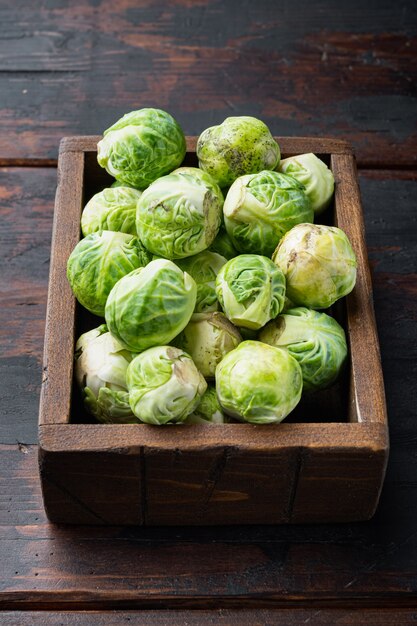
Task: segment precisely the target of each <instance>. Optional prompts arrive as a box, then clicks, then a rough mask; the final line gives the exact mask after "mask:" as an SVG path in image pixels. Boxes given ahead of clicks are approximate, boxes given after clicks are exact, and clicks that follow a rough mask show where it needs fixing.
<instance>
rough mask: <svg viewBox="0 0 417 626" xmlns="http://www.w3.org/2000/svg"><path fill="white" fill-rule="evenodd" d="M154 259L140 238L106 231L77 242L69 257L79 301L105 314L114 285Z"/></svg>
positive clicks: (69, 271)
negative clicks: (108, 297)
mask: <svg viewBox="0 0 417 626" xmlns="http://www.w3.org/2000/svg"><path fill="white" fill-rule="evenodd" d="M150 259H151V255H150V254H149V253H148V252H147V250H145V249H144V247H143V246H142V244H141V243H140V241H139V240H138V239H137V238H136V237H133V236H132V235H128V234H126V233H116V232H112V231H110V230H103V231H101V232H97V233H91V235H87V237H85V238H84V239H81V241H79V242H78V243H77V245H76V246H75V248H74V250H73V251H72V252H71V254H70V256H69V259H68V263H67V277H68V281H69V283H70V285H71V288H72V291H73V292H74V295H75V297H76V298H77V300H78V302H80V304H82V305H83V306H84V307H85V308H86V309H88V310H89V311H91V313H94V314H95V315H100V316H101V317H103V316H104V308H105V305H106V300H107V296H108V295H109V293H110V291H111V289H112V287H113V286H114V285H115V284H116V283H117V281H118V280H119V279H120V278H122V276H125V275H126V274H129V272H131V271H132V270H134V269H136V268H138V267H143V266H144V265H146V264H147V263H148V262H149V261H150Z"/></svg>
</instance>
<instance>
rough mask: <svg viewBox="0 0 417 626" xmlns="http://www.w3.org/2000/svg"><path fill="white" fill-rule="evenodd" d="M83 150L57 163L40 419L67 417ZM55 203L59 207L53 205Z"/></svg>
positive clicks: (50, 420)
mask: <svg viewBox="0 0 417 626" xmlns="http://www.w3.org/2000/svg"><path fill="white" fill-rule="evenodd" d="M83 180H84V154H83V153H68V154H65V155H63V157H62V160H61V161H60V163H59V166H58V186H57V189H56V198H55V211H54V224H53V230H52V243H51V266H50V272H49V290H48V304H47V311H46V328H45V345H44V359H43V372H42V389H41V398H40V402H41V411H40V416H39V423H40V424H42V423H47V424H54V423H61V424H62V423H65V422H68V421H69V414H70V399H71V389H72V371H73V362H74V360H73V357H72V358H70V359H64V358H63V355H68V354H70V355H73V354H74V334H75V327H74V326H75V310H76V302H75V298H74V296H73V293H72V290H71V287H70V284H69V282H68V279H67V274H66V268H67V260H68V257H69V255H70V254H71V252H72V250H73V249H74V247H75V245H76V244H77V243H78V241H79V239H80V226H79V224H80V218H81V212H82V209H83V200H84V198H83ZM58 209H59V210H58Z"/></svg>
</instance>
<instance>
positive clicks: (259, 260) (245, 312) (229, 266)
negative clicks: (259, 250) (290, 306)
mask: <svg viewBox="0 0 417 626" xmlns="http://www.w3.org/2000/svg"><path fill="white" fill-rule="evenodd" d="M277 269H278V270H279V268H277V266H276V265H274V263H273V262H272V261H271V259H268V258H267V257H265V256H260V255H258V254H240V255H239V256H237V257H235V258H234V259H230V261H228V262H227V263H226V265H223V267H222V268H221V270H220V272H219V273H218V275H217V279H216V293H217V297H218V299H219V302H220V304H221V306H222V309H223V311H224V312H225V314H226V317H227V318H228V319H229V320H230V321H231V322H232V323H233V324H235V325H236V326H239V327H240V326H241V327H243V328H249V329H252V330H258V329H259V328H261V327H262V326H264V325H265V324H266V323H267V322H269V320H271V319H273V318H274V317H276V316H277V315H278V314H279V313H280V312H281V311H282V308H283V306H284V298H285V278H284V275H283V273H282V272H281V271H280V270H279V271H278V272H277V271H276V270H277Z"/></svg>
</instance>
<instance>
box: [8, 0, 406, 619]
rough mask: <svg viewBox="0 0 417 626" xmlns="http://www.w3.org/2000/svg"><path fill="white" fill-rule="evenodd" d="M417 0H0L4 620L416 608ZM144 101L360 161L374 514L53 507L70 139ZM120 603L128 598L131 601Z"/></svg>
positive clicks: (193, 125)
mask: <svg viewBox="0 0 417 626" xmlns="http://www.w3.org/2000/svg"><path fill="white" fill-rule="evenodd" d="M416 54H417V3H415V2H413V0H398V1H397V2H392V0H390V1H388V0H369V1H367V2H364V0H350V1H348V0H346V1H341V0H339V1H336V0H335V1H331V0H318V1H317V2H311V0H298V1H297V2H294V1H293V0H292V1H291V2H290V1H286V0H282V1H273V0H270V1H269V0H255V1H254V0H251V1H249V2H248V1H246V0H240V1H237V0H230V1H226V0H222V1H221V0H214V1H212V2H209V1H207V0H195V1H192V0H177V1H175V2H168V1H166V2H163V1H162V0H156V1H152V0H142V1H136V2H135V1H134V0H120V1H117V0H103V1H100V0H90V2H88V1H86V0H74V1H70V0H68V1H66V0H44V1H31V0H19V1H18V2H16V1H8V0H3V1H0V165H1V169H0V209H1V223H0V250H1V254H0V277H1V278H0V280H1V298H2V299H1V308H0V351H1V357H0V368H1V373H0V381H1V382H0V406H1V419H0V610H2V611H3V613H0V623H1V624H6V625H11V624H16V625H19V626H24V625H26V624H34V625H37V624H65V625H73V624H77V625H79V624H88V625H91V626H95V625H97V626H99V625H100V626H101V625H103V624H106V625H112V624H124V623H130V624H155V625H156V624H158V625H160V624H161V625H162V624H164V625H165V624H174V623H175V624H176V623H178V624H192V625H194V624H237V623H240V624H242V626H245V625H246V624H248V625H251V626H254V625H256V624H291V625H292V624H294V625H295V624H297V625H298V624H304V623H306V624H307V623H310V624H351V625H352V624H353V625H356V624H365V623H366V624H371V625H374V624H375V625H378V626H383V625H385V624H396V625H400V624H401V625H402V624H411V623H417V397H416V395H417V394H416V389H417V358H416V356H417V355H416V352H417V330H416V321H417V275H416V271H417V270H416V268H417V237H416V235H417V209H416V206H417V204H416V197H417V124H416V119H417V115H416V113H417V93H416V91H417V89H416V85H417V65H416ZM143 106H158V107H161V108H164V109H167V110H168V111H169V112H171V113H172V114H173V115H174V116H175V117H177V119H178V120H179V121H180V123H181V124H182V126H183V128H184V130H185V132H186V134H199V132H201V130H202V129H204V128H206V127H207V126H209V125H212V124H215V123H219V122H221V121H222V120H223V119H224V118H225V117H226V116H228V115H245V114H249V115H255V116H258V117H260V118H262V119H263V120H264V121H265V122H267V123H268V124H269V125H270V128H271V130H272V131H273V133H274V134H279V135H312V136H336V137H340V138H344V139H347V140H348V141H350V142H352V143H353V145H354V146H355V149H356V154H357V159H358V164H359V166H360V183H361V191H362V196H363V204H364V210H365V221H366V229H367V231H366V237H367V244H368V251H369V255H370V260H371V264H372V269H373V284H374V297H375V308H376V316H377V322H378V330H379V337H380V342H381V353H382V361H383V368H384V376H385V384H386V394H387V403H388V413H389V419H390V434H391V456H390V462H389V466H388V473H387V478H386V483H385V487H384V490H383V493H382V498H381V503H380V506H379V509H378V511H377V514H376V515H375V517H374V518H373V520H372V521H370V522H367V523H358V524H349V525H343V524H341V525H330V526H324V525H323V526H291V527H289V526H288V527H287V526H273V527H253V526H252V527H250V526H245V525H244V521H245V520H242V526H240V527H233V528H227V527H223V528H199V529H196V528H192V529H190V528H152V529H151V528H148V529H143V528H142V529H138V530H136V529H132V528H119V527H114V528H98V527H76V528H70V527H57V526H53V525H50V524H49V523H48V522H47V520H46V518H45V514H44V511H43V508H42V500H41V495H40V487H39V480H38V475H37V447H36V443H37V410H38V402H39V388H40V381H41V359H42V348H43V333H44V323H45V304H46V292H47V281H48V267H49V255H50V245H51V227H52V213H53V201H54V192H55V186H56V169H55V167H56V157H57V149H58V143H59V140H60V138H61V137H62V136H64V135H73V134H100V133H101V132H102V131H103V130H104V129H105V128H106V127H107V126H108V125H109V124H111V123H112V122H113V121H115V120H116V119H117V118H118V117H120V116H121V115H122V114H123V113H125V112H127V111H129V110H132V109H135V108H141V107H143ZM115 610H118V611H119V612H117V613H116V612H114V611H115Z"/></svg>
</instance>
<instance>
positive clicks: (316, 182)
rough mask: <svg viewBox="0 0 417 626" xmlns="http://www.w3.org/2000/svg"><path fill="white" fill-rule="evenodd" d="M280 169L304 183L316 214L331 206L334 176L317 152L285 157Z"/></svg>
mask: <svg viewBox="0 0 417 626" xmlns="http://www.w3.org/2000/svg"><path fill="white" fill-rule="evenodd" d="M278 171H280V172H284V174H290V175H291V176H293V177H294V178H296V179H297V180H298V181H299V182H300V183H302V184H303V185H304V187H305V190H306V194H307V196H308V197H309V199H310V202H311V208H312V209H313V211H314V213H315V214H316V215H318V214H319V213H321V212H322V211H324V209H326V208H327V207H328V206H329V204H330V200H331V199H332V196H333V191H334V177H333V174H332V172H331V170H329V168H328V167H327V165H326V164H325V163H323V161H322V160H321V159H319V158H318V157H316V155H315V154H312V153H311V152H310V153H308V154H299V155H298V156H294V157H289V158H288V159H283V160H282V161H281V162H280V164H279V166H278ZM305 221H306V222H307V221H308V220H305Z"/></svg>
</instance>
